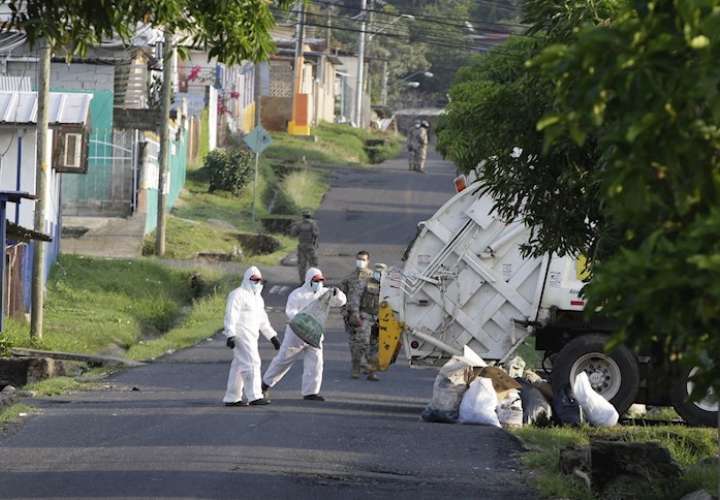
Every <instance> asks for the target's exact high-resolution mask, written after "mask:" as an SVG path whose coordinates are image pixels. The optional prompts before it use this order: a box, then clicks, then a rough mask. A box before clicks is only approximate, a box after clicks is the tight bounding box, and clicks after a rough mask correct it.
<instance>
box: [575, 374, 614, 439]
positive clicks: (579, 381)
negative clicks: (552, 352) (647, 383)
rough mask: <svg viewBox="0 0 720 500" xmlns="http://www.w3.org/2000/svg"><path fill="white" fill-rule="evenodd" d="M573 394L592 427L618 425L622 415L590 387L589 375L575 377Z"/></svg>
mask: <svg viewBox="0 0 720 500" xmlns="http://www.w3.org/2000/svg"><path fill="white" fill-rule="evenodd" d="M573 392H574V393H575V399H576V400H577V402H578V404H579V405H580V408H582V410H583V413H584V414H585V418H586V419H587V420H588V422H590V424H591V425H595V426H598V427H612V426H613V425H616V424H617V423H618V419H619V418H620V415H618V412H617V410H616V409H615V407H614V406H613V405H612V404H611V403H610V402H609V401H608V400H606V399H605V398H604V397H602V396H601V395H600V394H598V393H597V392H595V390H594V389H593V388H592V385H590V379H588V376H587V373H585V372H582V373H580V374H578V376H577V377H575V383H574V385H573Z"/></svg>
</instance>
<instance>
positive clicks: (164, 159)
mask: <svg viewBox="0 0 720 500" xmlns="http://www.w3.org/2000/svg"><path fill="white" fill-rule="evenodd" d="M173 44H174V41H173V35H172V33H170V32H169V31H166V32H165V40H164V42H163V86H162V96H161V101H160V155H159V158H158V163H159V164H160V165H159V169H158V206H157V230H156V231H155V255H157V256H158V257H162V256H163V255H165V218H166V217H165V204H166V203H167V200H166V196H165V185H166V184H167V173H168V164H169V160H170V97H171V94H172V86H173V82H172V72H173V67H172V62H173V54H174V53H175V47H174V45H173Z"/></svg>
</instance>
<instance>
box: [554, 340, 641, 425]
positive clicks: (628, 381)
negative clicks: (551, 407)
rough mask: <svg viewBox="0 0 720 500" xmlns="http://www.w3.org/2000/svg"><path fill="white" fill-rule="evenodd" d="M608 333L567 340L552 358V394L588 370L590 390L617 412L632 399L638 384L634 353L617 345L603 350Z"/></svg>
mask: <svg viewBox="0 0 720 500" xmlns="http://www.w3.org/2000/svg"><path fill="white" fill-rule="evenodd" d="M608 340H609V337H608V336H607V335H597V334H590V335H583V336H581V337H577V338H575V339H573V340H572V341H570V343H568V344H567V345H565V347H563V348H562V350H561V351H560V352H559V353H558V354H557V356H556V357H555V359H554V360H553V369H552V373H551V374H550V378H551V381H552V386H553V393H554V394H559V393H560V391H561V390H562V388H563V387H564V386H565V385H566V384H568V383H569V384H571V385H572V382H574V380H575V377H577V375H578V374H579V373H581V372H583V371H584V372H587V374H588V377H589V378H590V384H591V385H592V387H593V389H594V390H595V391H597V392H599V393H600V394H601V395H602V396H603V397H604V398H605V399H607V400H608V401H610V403H612V405H613V406H614V407H615V409H616V410H617V411H618V413H619V414H620V415H622V414H623V413H625V412H626V411H627V409H628V408H630V406H631V405H632V404H633V403H634V402H635V397H636V396H637V393H638V388H639V387H640V371H639V368H638V362H637V358H636V357H635V354H634V353H633V352H632V351H631V350H630V349H628V348H627V347H625V346H624V345H620V346H618V347H616V348H615V349H614V350H613V351H612V352H609V353H606V352H605V346H606V345H607V342H608Z"/></svg>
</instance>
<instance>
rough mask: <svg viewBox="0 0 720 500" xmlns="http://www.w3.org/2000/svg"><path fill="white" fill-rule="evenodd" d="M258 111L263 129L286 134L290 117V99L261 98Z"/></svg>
mask: <svg viewBox="0 0 720 500" xmlns="http://www.w3.org/2000/svg"><path fill="white" fill-rule="evenodd" d="M260 109H261V113H262V124H263V127H264V128H265V129H267V130H272V131H274V132H287V125H288V122H289V121H290V118H291V117H292V97H274V96H263V98H262V107H261V108H260Z"/></svg>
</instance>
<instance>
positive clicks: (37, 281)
mask: <svg viewBox="0 0 720 500" xmlns="http://www.w3.org/2000/svg"><path fill="white" fill-rule="evenodd" d="M51 56H52V42H51V40H48V39H45V40H43V41H42V45H41V46H40V60H39V61H38V66H39V67H38V92H37V147H36V160H35V161H36V165H37V167H36V168H37V173H36V179H35V195H36V196H37V201H36V202H35V231H37V232H39V233H44V232H45V212H46V210H47V192H48V178H49V176H50V164H49V162H48V152H49V151H48V138H49V136H50V131H49V129H48V109H49V108H50V58H51ZM45 245H46V244H45V242H43V241H36V242H35V252H34V253H33V275H32V310H31V316H30V338H31V339H32V340H40V339H42V336H43V306H44V302H45V279H44V278H45V250H46V247H45ZM4 251H5V250H4V249H3V252H4ZM3 258H4V256H3Z"/></svg>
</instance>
